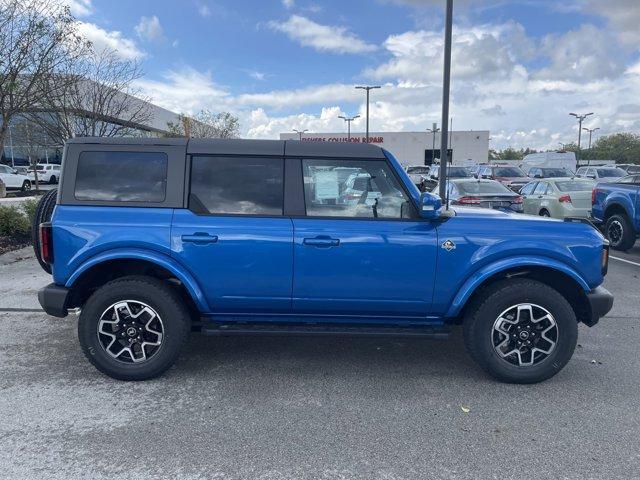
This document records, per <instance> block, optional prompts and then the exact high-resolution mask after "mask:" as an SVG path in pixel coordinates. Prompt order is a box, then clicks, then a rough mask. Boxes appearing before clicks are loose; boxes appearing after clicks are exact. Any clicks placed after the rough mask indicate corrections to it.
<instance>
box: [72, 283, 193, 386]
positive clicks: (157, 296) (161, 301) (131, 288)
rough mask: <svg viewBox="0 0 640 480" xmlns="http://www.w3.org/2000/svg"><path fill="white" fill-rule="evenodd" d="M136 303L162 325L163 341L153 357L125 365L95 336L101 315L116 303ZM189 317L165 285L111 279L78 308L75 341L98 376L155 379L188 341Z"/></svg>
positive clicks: (120, 378) (179, 299) (180, 299)
mask: <svg viewBox="0 0 640 480" xmlns="http://www.w3.org/2000/svg"><path fill="white" fill-rule="evenodd" d="M125 300H128V301H139V302H143V303H145V304H147V305H149V306H150V307H151V308H153V309H154V310H155V311H156V312H157V313H158V315H159V316H160V318H161V319H162V323H163V330H164V332H163V338H162V344H161V346H160V349H159V350H158V352H157V354H155V355H153V356H151V358H149V359H148V360H145V361H143V362H141V363H125V362H122V361H119V360H117V359H115V358H113V357H112V356H111V355H109V354H108V353H107V352H106V350H105V349H104V347H103V346H102V344H101V343H100V340H99V337H98V324H99V321H100V316H101V315H102V314H103V312H104V311H105V310H106V309H108V308H109V306H110V305H113V304H114V303H116V302H119V301H125ZM190 331H191V317H190V315H189V311H188V309H187V307H186V305H185V304H184V301H183V300H182V298H181V297H180V296H179V295H178V293H176V291H175V290H173V289H172V288H171V287H170V286H169V285H167V284H166V283H164V282H162V281H160V280H158V279H156V278H153V277H145V276H130V277H123V278H121V279H117V280H113V281H111V282H108V283H106V284H105V285H104V286H102V287H101V288H99V289H98V290H96V291H95V292H94V293H93V294H92V295H91V297H89V299H88V300H87V302H86V303H85V304H84V306H83V307H82V311H81V314H80V318H79V320H78V338H79V340H80V346H81V347H82V351H83V352H84V354H85V356H86V357H87V359H88V360H89V361H90V362H91V363H92V364H93V365H94V366H95V367H96V368H97V369H98V370H99V371H101V372H102V373H104V374H106V375H108V376H110V377H112V378H115V379H118V380H134V381H137V380H147V379H150V378H154V377H158V376H159V375H161V374H162V373H164V372H165V371H166V370H167V369H169V368H170V367H171V366H172V365H173V364H174V363H175V361H176V359H177V358H178V356H179V354H180V351H181V350H182V347H183V346H184V344H185V343H186V341H187V339H188V338H189V332H190Z"/></svg>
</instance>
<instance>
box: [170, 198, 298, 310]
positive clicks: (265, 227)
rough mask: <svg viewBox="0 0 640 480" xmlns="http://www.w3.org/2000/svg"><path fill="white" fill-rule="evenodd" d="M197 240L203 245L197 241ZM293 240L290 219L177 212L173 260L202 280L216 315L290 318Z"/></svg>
mask: <svg viewBox="0 0 640 480" xmlns="http://www.w3.org/2000/svg"><path fill="white" fill-rule="evenodd" d="M207 235H208V236H209V237H208V239H207ZM194 236H200V237H202V238H203V239H204V240H203V241H198V240H195V241H194V240H193V237H194ZM212 237H216V240H215V241H214V240H213V238H212ZM185 239H188V241H185ZM292 241H293V226H292V223H291V219H289V218H286V217H252V216H218V215H196V214H195V213H193V212H191V211H190V210H184V209H177V210H175V214H174V217H173V227H172V229H171V256H172V257H173V258H174V259H175V260H177V261H178V262H180V264H182V265H184V266H185V267H186V268H187V270H188V271H189V272H190V273H191V274H192V275H193V276H194V277H195V278H197V279H198V282H199V283H200V285H201V286H202V288H203V289H204V292H205V296H206V299H207V303H208V304H209V305H210V306H211V310H212V311H213V312H216V313H222V312H233V313H242V312H284V313H288V312H290V311H291V288H292V269H293V265H292V264H293V250H292V248H293V245H292Z"/></svg>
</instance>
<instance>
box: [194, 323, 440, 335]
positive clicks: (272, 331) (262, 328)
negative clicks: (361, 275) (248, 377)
mask: <svg viewBox="0 0 640 480" xmlns="http://www.w3.org/2000/svg"><path fill="white" fill-rule="evenodd" d="M202 333H203V334H205V335H219V336H230V335H275V336H279V335H300V336H303V335H323V336H329V335H353V336H366V337H372V336H373V337H376V336H377V337H389V336H391V337H430V338H443V339H445V338H448V337H449V334H450V328H449V327H447V326H438V327H430V326H416V327H412V326H409V327H406V326H391V327H381V326H379V325H375V326H372V325H355V326H354V325H336V324H331V325H327V324H269V323H259V324H255V323H253V324H250V323H233V324H231V323H209V324H207V325H204V326H203V327H202Z"/></svg>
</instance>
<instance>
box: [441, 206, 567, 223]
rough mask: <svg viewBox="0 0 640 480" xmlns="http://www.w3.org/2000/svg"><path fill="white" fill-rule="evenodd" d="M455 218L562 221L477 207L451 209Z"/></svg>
mask: <svg viewBox="0 0 640 480" xmlns="http://www.w3.org/2000/svg"><path fill="white" fill-rule="evenodd" d="M451 209H452V210H453V211H454V212H455V215H456V217H462V218H504V219H511V220H515V221H528V222H539V223H544V222H547V223H548V222H555V223H558V222H560V223H562V220H558V219H556V218H549V217H538V216H535V215H523V214H522V213H507V212H503V211H502V210H494V209H491V208H477V207H460V206H457V205H456V207H455V208H451Z"/></svg>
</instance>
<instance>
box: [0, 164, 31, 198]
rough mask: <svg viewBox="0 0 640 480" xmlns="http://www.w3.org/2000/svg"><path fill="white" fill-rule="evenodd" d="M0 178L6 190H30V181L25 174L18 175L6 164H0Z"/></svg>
mask: <svg viewBox="0 0 640 480" xmlns="http://www.w3.org/2000/svg"><path fill="white" fill-rule="evenodd" d="M0 179H1V180H2V181H3V182H4V185H5V187H6V188H7V190H22V191H23V192H28V191H29V190H31V181H30V180H29V177H27V176H26V175H20V174H19V173H18V172H16V171H15V170H14V169H13V168H11V167H10V166H8V165H0Z"/></svg>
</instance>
